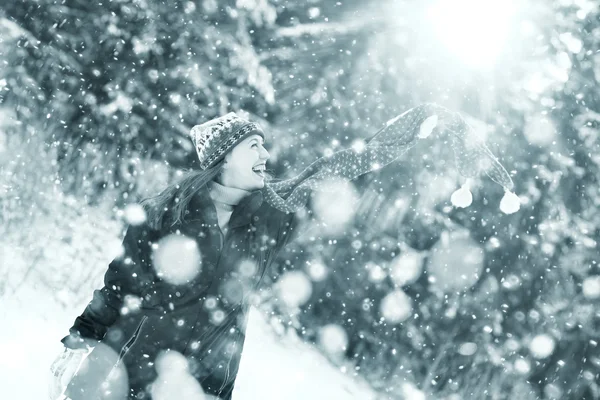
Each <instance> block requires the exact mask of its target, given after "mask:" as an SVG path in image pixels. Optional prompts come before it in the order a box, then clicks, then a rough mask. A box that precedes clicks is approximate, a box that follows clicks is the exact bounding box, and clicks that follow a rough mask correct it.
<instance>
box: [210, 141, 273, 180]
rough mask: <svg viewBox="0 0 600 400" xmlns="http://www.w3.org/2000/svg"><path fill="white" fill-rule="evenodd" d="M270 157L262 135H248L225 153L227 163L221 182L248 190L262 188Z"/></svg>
mask: <svg viewBox="0 0 600 400" xmlns="http://www.w3.org/2000/svg"><path fill="white" fill-rule="evenodd" d="M269 157H270V155H269V152H268V151H267V150H266V149H265V148H264V141H263V138H262V136H260V135H251V136H248V137H247V138H245V139H244V140H242V141H241V142H240V143H238V144H237V145H236V146H235V147H234V148H233V149H232V150H231V151H230V152H229V153H227V154H226V155H225V161H226V164H225V165H224V166H223V173H222V175H221V179H220V180H221V182H219V183H220V184H221V185H223V186H229V187H234V188H238V189H243V190H248V191H253V190H257V189H262V188H263V187H264V186H265V179H264V175H263V172H264V170H265V168H266V163H267V160H268V159H269Z"/></svg>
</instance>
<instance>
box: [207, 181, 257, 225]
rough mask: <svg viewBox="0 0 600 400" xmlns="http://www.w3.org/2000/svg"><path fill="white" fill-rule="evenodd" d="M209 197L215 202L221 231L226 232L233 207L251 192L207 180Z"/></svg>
mask: <svg viewBox="0 0 600 400" xmlns="http://www.w3.org/2000/svg"><path fill="white" fill-rule="evenodd" d="M208 190H209V194H210V198H211V199H212V200H213V202H214V203H215V208H216V209H217V220H218V223H219V227H220V228H221V231H223V233H227V224H228V223H229V218H230V217H231V214H232V213H233V208H234V207H235V206H236V205H238V204H239V203H240V201H242V199H243V198H244V197H246V196H248V195H249V194H251V193H252V192H250V191H248V190H243V189H238V188H233V187H229V186H223V185H221V184H220V183H218V182H215V181H210V182H208Z"/></svg>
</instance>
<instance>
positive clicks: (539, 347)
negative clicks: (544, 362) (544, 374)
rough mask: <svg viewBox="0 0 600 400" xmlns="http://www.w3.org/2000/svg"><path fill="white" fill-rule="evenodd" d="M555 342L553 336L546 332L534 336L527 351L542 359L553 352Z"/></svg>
mask: <svg viewBox="0 0 600 400" xmlns="http://www.w3.org/2000/svg"><path fill="white" fill-rule="evenodd" d="M555 346H556V342H555V341H554V338H553V337H552V336H550V335H548V334H545V333H544V334H541V335H537V336H536V337H534V338H533V339H532V340H531V342H530V343H529V351H530V352H531V354H532V355H533V356H534V357H535V358H537V359H542V358H546V357H549V356H550V355H551V354H552V353H553V352H554V347H555Z"/></svg>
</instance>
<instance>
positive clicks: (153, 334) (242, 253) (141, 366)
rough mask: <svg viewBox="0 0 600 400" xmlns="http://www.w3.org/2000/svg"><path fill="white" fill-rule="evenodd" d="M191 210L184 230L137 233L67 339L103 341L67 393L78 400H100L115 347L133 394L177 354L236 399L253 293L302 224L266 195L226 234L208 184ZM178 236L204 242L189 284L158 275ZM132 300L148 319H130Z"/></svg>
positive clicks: (210, 386)
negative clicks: (163, 253) (155, 256)
mask: <svg viewBox="0 0 600 400" xmlns="http://www.w3.org/2000/svg"><path fill="white" fill-rule="evenodd" d="M189 211H190V213H189V214H188V215H187V216H186V218H185V221H184V222H183V223H181V224H178V225H176V226H173V227H170V228H166V229H161V230H154V229H151V228H149V227H148V226H147V225H141V226H130V227H129V228H128V230H127V232H126V235H125V238H124V241H123V246H124V249H125V252H124V255H123V256H122V257H120V258H118V259H115V260H114V261H112V262H111V263H110V265H109V268H108V271H107V272H106V275H105V278H104V287H103V288H102V289H101V290H97V291H95V292H94V297H93V300H92V301H91V302H90V304H89V305H88V306H87V308H86V309H85V311H84V312H83V314H82V315H81V316H79V317H78V318H77V319H76V321H75V324H74V326H73V327H72V328H71V330H70V332H71V335H69V336H67V337H66V338H64V339H63V343H64V344H65V345H66V346H68V347H77V346H78V345H79V344H78V342H77V341H76V340H73V338H74V337H77V336H80V337H83V338H88V339H93V340H97V341H99V342H100V343H102V345H99V346H96V347H95V348H94V350H93V351H92V353H91V355H90V356H89V360H90V367H89V368H86V371H81V372H80V373H79V374H78V375H77V376H75V377H74V379H73V380H72V381H71V383H70V385H69V388H68V391H67V393H68V395H69V396H70V397H71V398H72V399H79V398H85V399H90V398H93V396H92V395H91V393H90V392H91V391H93V390H95V389H96V388H97V387H98V385H99V383H101V381H102V379H103V378H105V376H104V375H105V373H106V372H107V369H109V368H108V367H109V366H110V365H112V364H113V361H114V360H109V361H108V362H107V361H106V356H105V355H104V354H100V351H101V350H99V349H101V348H104V349H106V348H107V347H106V346H108V348H110V349H112V350H114V353H113V354H114V356H115V357H116V355H118V359H119V363H122V365H124V366H125V367H126V370H127V375H128V383H129V386H130V387H131V389H132V391H134V392H135V391H142V390H143V389H144V388H145V387H146V386H147V385H148V384H149V383H152V382H153V381H154V380H155V379H156V377H157V374H156V370H155V368H154V363H153V362H154V360H155V358H156V356H157V355H158V354H159V353H160V352H161V351H164V350H166V349H171V350H175V351H177V352H179V353H181V354H183V355H184V356H185V357H186V358H187V359H188V361H189V370H190V373H191V374H192V375H193V376H194V377H195V378H196V379H197V381H198V382H200V384H201V385H202V387H203V389H204V390H205V391H206V392H208V393H212V394H219V395H220V396H221V397H224V398H228V396H230V394H231V391H232V390H233V384H234V382H235V378H236V375H237V371H238V367H239V361H240V354H241V350H242V347H243V343H244V337H245V334H244V332H245V323H246V320H247V314H248V309H249V304H248V295H249V294H250V293H252V292H253V291H257V290H262V286H263V285H264V283H265V282H266V281H269V279H267V277H266V276H265V274H269V273H271V272H270V271H269V269H270V268H269V267H270V265H271V264H272V262H273V261H274V259H275V257H276V256H277V254H278V253H279V251H280V250H281V249H282V248H283V247H284V246H285V245H286V244H287V243H289V242H290V241H291V240H292V239H293V238H292V236H293V235H296V234H297V227H298V219H297V217H296V215H295V214H293V213H289V214H286V213H284V212H281V211H279V210H276V209H275V208H273V207H271V206H270V205H269V204H268V203H267V202H266V201H263V191H262V190H257V191H254V192H252V193H251V194H250V195H249V196H247V197H245V198H244V199H242V201H241V202H240V203H239V204H238V205H237V206H236V207H235V208H234V211H233V213H232V215H231V218H230V221H229V230H228V231H227V234H226V235H223V233H222V232H221V229H220V228H219V225H218V221H217V214H216V208H215V206H214V204H213V202H212V200H211V198H210V196H209V192H208V188H207V187H206V186H204V187H203V188H202V189H201V190H200V191H199V192H198V193H197V194H196V195H195V196H194V198H193V199H192V200H191V202H190V205H189ZM169 234H175V235H186V236H188V237H190V238H194V239H195V240H196V242H197V244H198V248H199V250H200V253H201V260H202V261H201V272H200V274H199V275H198V276H197V277H196V278H195V279H194V280H193V281H191V282H190V283H189V284H185V285H173V284H169V283H167V282H165V281H164V280H162V279H160V278H159V277H157V275H156V273H155V272H154V270H153V267H152V252H153V246H156V243H157V242H158V241H159V240H160V239H161V238H164V237H165V236H167V235H169ZM243 260H246V261H248V260H250V261H252V262H245V263H240V261H243ZM240 266H242V269H240ZM253 266H254V267H253ZM127 295H132V296H136V297H137V298H140V299H142V301H141V307H140V309H139V311H135V310H133V311H129V312H126V313H123V312H122V308H123V306H124V299H125V296H127ZM104 345H105V346H104ZM94 353H96V354H94ZM109 358H110V357H109ZM100 359H103V360H100ZM95 361H96V364H97V365H96V366H94V362H95ZM103 364H104V365H103ZM91 371H93V372H91ZM99 378H102V379H99ZM130 395H133V392H131V393H130ZM174 398H176V396H175V397H174Z"/></svg>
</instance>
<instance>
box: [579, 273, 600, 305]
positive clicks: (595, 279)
mask: <svg viewBox="0 0 600 400" xmlns="http://www.w3.org/2000/svg"><path fill="white" fill-rule="evenodd" d="M582 291H583V295H584V296H585V297H586V298H588V299H590V300H594V299H597V298H600V275H595V276H588V277H587V278H585V279H584V280H583V285H582Z"/></svg>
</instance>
